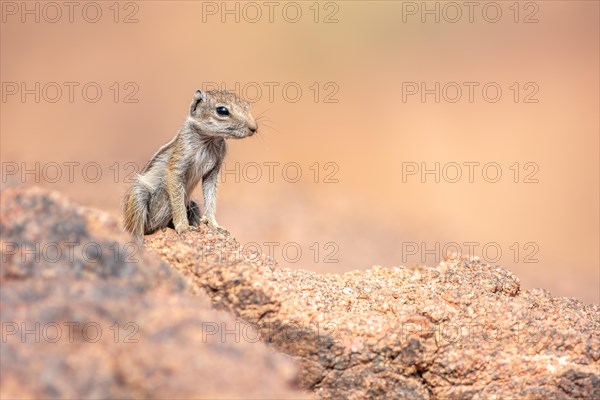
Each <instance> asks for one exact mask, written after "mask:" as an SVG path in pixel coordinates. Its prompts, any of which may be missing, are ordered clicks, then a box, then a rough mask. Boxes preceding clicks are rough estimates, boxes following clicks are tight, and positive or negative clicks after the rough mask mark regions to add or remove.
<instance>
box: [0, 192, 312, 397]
mask: <svg viewBox="0 0 600 400" xmlns="http://www.w3.org/2000/svg"><path fill="white" fill-rule="evenodd" d="M1 204H2V207H1V211H0V245H1V249H2V266H1V268H0V279H1V283H2V290H1V291H0V299H1V303H0V311H1V312H0V315H1V321H2V341H1V342H0V350H1V355H2V357H1V361H0V372H1V373H0V397H1V398H3V399H9V398H307V397H310V394H307V393H306V392H301V391H299V390H297V389H295V388H294V387H293V386H294V384H293V382H294V380H295V379H296V375H297V372H296V367H295V366H294V363H293V362H292V361H291V360H289V357H287V356H285V355H281V354H275V353H273V351H272V350H270V349H268V348H267V347H266V346H264V345H263V344H262V343H260V342H258V341H257V340H254V341H253V342H252V341H251V340H244V336H243V335H245V336H246V337H247V338H250V339H252V338H255V337H256V335H254V336H252V332H251V331H250V330H248V329H246V330H242V329H240V328H236V321H235V320H234V319H233V318H232V317H231V316H230V315H228V314H226V313H224V312H221V311H216V310H214V309H212V308H211V304H210V301H209V300H208V298H207V296H206V295H196V296H192V295H190V294H189V293H186V291H185V290H184V288H185V286H184V284H183V281H182V279H181V278H180V277H178V274H177V271H175V270H172V269H170V268H169V267H168V266H167V265H166V264H165V263H163V262H161V261H160V260H159V259H158V258H157V257H156V256H155V255H153V254H149V253H148V252H146V251H142V250H141V249H137V248H136V247H135V246H134V245H133V244H132V243H131V242H129V241H130V238H129V236H128V235H126V234H123V233H122V231H121V230H120V228H119V227H118V222H117V221H115V220H114V219H113V218H111V217H109V216H108V215H107V214H105V213H102V212H100V211H95V210H91V209H86V208H82V207H78V206H77V205H75V204H73V203H72V202H70V201H69V200H67V199H65V198H64V197H63V196H61V195H59V194H58V193H50V192H46V191H42V190H40V189H36V188H29V189H7V190H4V191H2V194H1ZM128 242H129V243H128ZM36 246H37V247H36ZM86 246H87V247H86ZM25 249H31V250H32V251H31V252H29V251H25ZM58 249H60V251H58ZM36 256H37V257H39V258H38V259H37V260H36V259H35V257H36ZM238 325H239V323H238ZM225 330H228V331H229V332H230V333H229V334H228V335H224V332H225Z"/></svg>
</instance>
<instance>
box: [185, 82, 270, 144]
mask: <svg viewBox="0 0 600 400" xmlns="http://www.w3.org/2000/svg"><path fill="white" fill-rule="evenodd" d="M250 111H251V105H250V103H249V102H247V101H245V100H243V99H241V98H239V97H238V96H237V95H236V94H235V93H233V92H230V91H227V90H210V91H206V92H203V91H201V90H196V93H194V98H193V100H192V103H191V104H190V114H189V117H188V121H189V122H190V123H191V124H192V125H193V126H194V127H195V128H196V129H197V130H198V131H199V132H201V133H202V134H203V135H207V136H217V137H224V138H235V139H241V138H244V137H247V136H252V135H254V133H255V132H256V130H257V129H258V125H257V124H256V121H254V118H253V117H252V114H251V113H250Z"/></svg>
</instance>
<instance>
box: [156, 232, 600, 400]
mask: <svg viewBox="0 0 600 400" xmlns="http://www.w3.org/2000/svg"><path fill="white" fill-rule="evenodd" d="M147 247H149V248H152V249H154V250H155V251H156V252H158V253H159V254H160V255H161V257H162V258H163V259H164V260H166V261H167V262H168V263H169V264H170V265H171V266H173V267H174V268H176V269H177V270H179V271H180V272H181V273H182V274H183V276H184V277H185V281H186V284H187V286H188V288H189V290H190V291H192V292H194V293H200V292H202V291H205V292H207V293H208V294H209V295H210V297H211V298H212V301H213V303H214V304H215V305H216V306H217V307H218V308H222V309H226V310H229V311H231V312H233V313H235V315H237V316H239V317H240V318H242V319H243V320H245V321H247V322H248V323H251V324H255V325H256V326H257V327H259V329H260V333H261V338H262V339H263V340H264V341H266V342H268V343H271V344H272V345H274V346H275V347H276V348H278V349H279V350H281V351H283V352H285V353H287V354H290V355H292V356H294V357H296V358H297V359H298V360H299V362H300V365H301V383H302V385H303V386H304V387H305V388H308V389H312V390H314V391H315V392H316V393H317V394H318V395H319V396H320V397H322V398H352V399H363V398H411V399H414V398H423V399H431V398H444V399H447V398H475V399H489V398H498V399H504V398H561V399H562V398H565V399H567V398H585V399H589V398H599V397H600V381H599V377H598V374H599V365H600V330H599V328H600V309H599V307H598V306H597V305H585V304H583V303H581V302H579V301H577V300H574V299H569V298H553V297H551V296H550V295H549V294H548V293H547V292H545V291H543V290H532V291H523V290H521V289H520V285H519V280H518V279H517V278H516V277H515V276H514V275H513V274H511V273H510V272H509V271H507V270H505V269H503V268H501V267H498V266H492V265H486V264H482V263H480V262H478V261H477V260H460V261H459V262H458V261H457V262H453V263H451V262H444V263H442V264H440V265H438V266H437V267H435V268H426V267H415V268H404V267H397V268H382V267H373V268H371V269H369V270H366V271H356V272H350V273H346V274H344V275H333V274H331V275H328V274H325V275H322V274H316V273H312V272H307V271H303V270H291V269H287V268H279V267H278V266H277V265H276V263H274V262H273V261H272V260H269V259H268V258H267V257H265V256H263V255H257V254H244V252H243V251H242V250H241V249H240V247H239V245H238V244H237V243H236V241H235V239H233V238H232V237H231V236H225V235H223V234H220V233H215V232H212V231H210V230H209V229H208V228H206V227H201V228H200V230H199V231H197V232H189V233H186V234H185V235H183V236H182V237H179V236H177V235H176V234H175V233H174V232H173V231H171V230H168V231H165V232H160V233H157V234H155V235H153V236H151V237H148V238H147Z"/></svg>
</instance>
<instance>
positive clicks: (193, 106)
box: [190, 90, 206, 115]
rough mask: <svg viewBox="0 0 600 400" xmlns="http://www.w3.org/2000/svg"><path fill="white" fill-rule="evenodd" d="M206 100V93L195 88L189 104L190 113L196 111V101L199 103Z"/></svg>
mask: <svg viewBox="0 0 600 400" xmlns="http://www.w3.org/2000/svg"><path fill="white" fill-rule="evenodd" d="M205 100H206V94H204V92H203V91H202V90H196V93H194V99H193V100H192V104H190V115H194V112H195V111H196V107H198V103H201V102H203V101H205Z"/></svg>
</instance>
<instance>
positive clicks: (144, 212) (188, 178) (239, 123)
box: [124, 90, 258, 240]
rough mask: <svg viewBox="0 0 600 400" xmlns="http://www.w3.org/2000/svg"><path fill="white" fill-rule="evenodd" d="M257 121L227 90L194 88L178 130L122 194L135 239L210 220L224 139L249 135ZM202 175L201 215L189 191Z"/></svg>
mask: <svg viewBox="0 0 600 400" xmlns="http://www.w3.org/2000/svg"><path fill="white" fill-rule="evenodd" d="M257 129H258V125H257V124H256V122H255V121H254V118H253V117H252V115H251V114H250V103H248V102H246V101H244V100H242V99H240V98H239V97H238V96H236V95H235V94H234V93H233V92H229V91H220V90H215V91H206V92H203V91H201V90H197V91H196V92H195V93H194V99H193V100H192V103H191V104H190V111H189V115H188V117H187V119H186V121H185V123H184V124H183V126H182V127H181V128H180V129H179V131H178V132H177V135H175V137H174V138H173V139H171V141H169V142H168V143H166V144H165V145H163V146H162V147H161V148H160V149H158V151H157V152H156V153H155V154H154V155H153V156H152V158H151V159H150V161H148V163H147V164H146V166H145V167H144V169H143V170H142V171H141V172H140V173H139V174H138V175H137V176H136V178H135V182H134V183H133V184H132V185H131V186H130V187H129V188H128V189H127V192H126V193H125V199H124V225H125V229H127V231H129V232H130V233H131V234H133V236H134V237H135V239H136V240H142V238H143V236H144V235H148V234H151V233H153V232H156V231H157V230H159V229H163V228H166V227H172V228H175V230H176V231H177V233H179V234H182V233H183V232H185V231H187V230H189V229H190V227H197V226H198V225H200V223H206V224H208V226H210V227H211V228H213V229H220V228H219V225H218V224H217V221H216V219H215V212H216V206H217V180H218V177H219V170H220V168H221V164H222V162H223V159H224V158H225V151H226V144H225V139H228V138H234V139H241V138H244V137H247V136H252V135H253V134H254V133H255V132H256V130H257ZM200 179H202V193H203V195H204V215H203V216H202V218H201V217H200V209H199V207H198V204H197V203H196V202H195V201H194V200H192V197H191V196H192V192H193V191H194V189H195V188H196V186H197V185H198V182H199V181H200Z"/></svg>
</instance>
